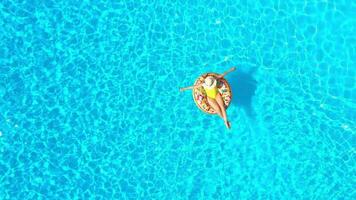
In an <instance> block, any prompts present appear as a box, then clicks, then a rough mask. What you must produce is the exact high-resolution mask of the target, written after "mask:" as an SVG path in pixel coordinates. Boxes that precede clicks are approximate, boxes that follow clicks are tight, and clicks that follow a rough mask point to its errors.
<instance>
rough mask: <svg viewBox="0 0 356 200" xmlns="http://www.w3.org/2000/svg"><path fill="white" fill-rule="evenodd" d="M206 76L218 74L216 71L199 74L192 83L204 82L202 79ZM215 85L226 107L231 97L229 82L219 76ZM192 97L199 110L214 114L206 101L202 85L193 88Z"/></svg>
mask: <svg viewBox="0 0 356 200" xmlns="http://www.w3.org/2000/svg"><path fill="white" fill-rule="evenodd" d="M207 76H214V77H215V78H216V77H217V76H218V74H217V73H206V74H203V75H201V76H199V78H198V79H197V80H196V81H195V83H194V85H197V84H200V83H204V79H205V78H206V77H207ZM216 86H217V87H218V91H219V93H220V95H221V97H222V99H223V100H224V104H225V108H226V109H227V108H228V107H229V105H230V102H231V99H232V92H231V87H230V85H229V83H228V82H227V80H226V79H224V78H220V79H217V84H216ZM193 99H194V102H195V104H196V105H197V106H198V108H199V109H200V110H202V111H203V112H206V113H208V114H216V112H215V110H214V109H213V107H211V106H210V105H209V103H208V97H207V96H206V92H205V90H204V88H203V86H202V87H199V88H197V89H193Z"/></svg>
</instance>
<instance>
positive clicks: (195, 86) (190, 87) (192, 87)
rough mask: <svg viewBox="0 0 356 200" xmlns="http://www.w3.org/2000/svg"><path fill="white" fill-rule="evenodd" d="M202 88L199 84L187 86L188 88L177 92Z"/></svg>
mask: <svg viewBox="0 0 356 200" xmlns="http://www.w3.org/2000/svg"><path fill="white" fill-rule="evenodd" d="M201 86H202V83H201V84H198V85H193V86H189V87H185V88H180V89H179V91H181V92H183V91H184V90H190V89H197V88H199V87H201Z"/></svg>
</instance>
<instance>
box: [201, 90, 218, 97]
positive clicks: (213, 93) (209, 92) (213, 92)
mask: <svg viewBox="0 0 356 200" xmlns="http://www.w3.org/2000/svg"><path fill="white" fill-rule="evenodd" d="M204 89H205V92H206V95H207V96H208V97H210V98H212V99H215V97H216V95H217V94H218V88H217V87H213V88H211V89H208V88H204Z"/></svg>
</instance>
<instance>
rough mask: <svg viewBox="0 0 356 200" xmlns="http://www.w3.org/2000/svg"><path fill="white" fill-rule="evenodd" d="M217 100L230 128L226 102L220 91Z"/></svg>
mask: <svg viewBox="0 0 356 200" xmlns="http://www.w3.org/2000/svg"><path fill="white" fill-rule="evenodd" d="M216 102H217V103H218V105H219V108H220V110H221V114H222V116H223V119H224V121H225V124H226V126H227V127H228V128H230V122H229V121H228V120H227V115H226V109H225V104H224V100H223V99H222V97H221V95H220V93H218V94H217V95H216Z"/></svg>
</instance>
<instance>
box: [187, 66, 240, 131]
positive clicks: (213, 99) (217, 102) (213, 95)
mask: <svg viewBox="0 0 356 200" xmlns="http://www.w3.org/2000/svg"><path fill="white" fill-rule="evenodd" d="M235 70H236V67H232V68H231V69H229V70H228V71H226V72H225V73H223V74H221V75H218V76H215V77H214V76H207V77H206V78H205V79H204V83H201V84H198V85H194V86H189V87H186V88H181V89H180V91H181V92H182V91H184V90H189V89H197V88H199V87H202V86H203V88H204V90H205V92H206V95H207V97H208V103H209V105H210V106H211V107H212V108H213V109H214V110H215V111H216V113H217V114H218V115H219V116H220V117H221V118H222V119H223V120H224V122H225V126H226V127H227V128H231V123H230V122H229V121H228V120H227V116H226V109H225V104H224V101H223V99H222V97H221V95H220V93H219V91H218V88H217V87H216V84H217V79H221V78H223V77H224V76H225V75H226V74H228V73H230V72H232V71H235Z"/></svg>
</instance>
